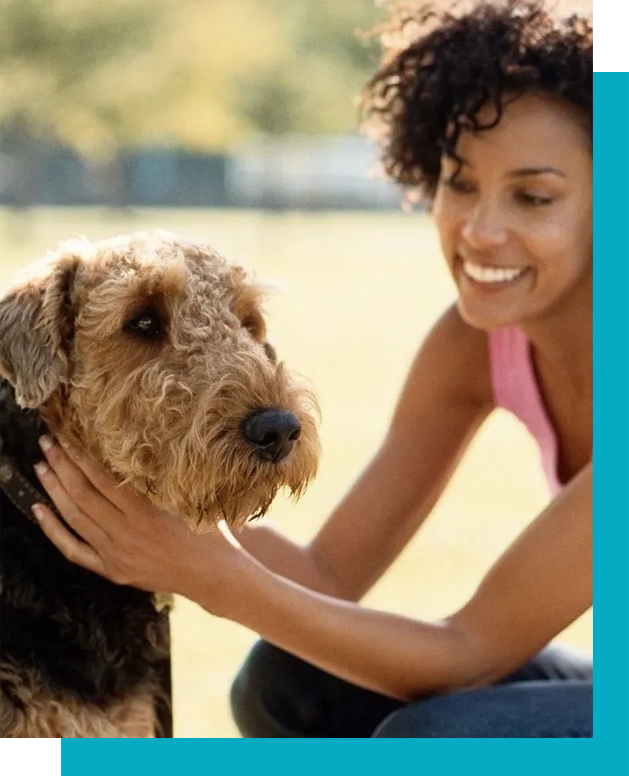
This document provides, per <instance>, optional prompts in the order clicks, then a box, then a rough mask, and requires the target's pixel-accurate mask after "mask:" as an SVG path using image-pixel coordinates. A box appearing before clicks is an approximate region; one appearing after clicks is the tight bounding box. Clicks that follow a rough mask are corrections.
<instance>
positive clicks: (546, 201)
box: [516, 191, 553, 207]
mask: <svg viewBox="0 0 629 776" xmlns="http://www.w3.org/2000/svg"><path fill="white" fill-rule="evenodd" d="M516 197H517V199H519V200H520V202H522V203H524V204H525V205H533V206H534V207H539V206H541V205H550V203H551V202H552V201H553V200H552V197H548V196H543V195H541V194H533V193H532V192H530V191H520V192H518V193H517V194H516Z"/></svg>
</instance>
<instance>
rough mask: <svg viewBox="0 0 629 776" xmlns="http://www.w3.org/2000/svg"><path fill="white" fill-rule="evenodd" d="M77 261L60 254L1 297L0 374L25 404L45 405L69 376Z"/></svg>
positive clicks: (25, 405) (23, 405) (19, 400)
mask: <svg viewBox="0 0 629 776" xmlns="http://www.w3.org/2000/svg"><path fill="white" fill-rule="evenodd" d="M78 263H79V259H78V258H77V257H75V256H66V257H62V258H58V259H57V260H56V261H55V262H54V263H52V264H50V266H49V267H48V268H47V271H45V272H44V273H43V274H42V275H41V276H38V277H35V278H32V279H29V280H28V281H26V282H24V283H22V284H21V285H18V286H16V287H14V288H12V289H11V290H10V291H9V292H8V293H7V294H6V296H5V297H4V298H2V299H0V375H2V376H3V377H6V379H7V380H8V381H9V382H10V383H11V384H12V385H13V387H14V388H15V395H16V400H17V402H18V404H19V405H20V406H21V407H29V408H37V407H40V406H41V405H42V404H43V403H44V402H45V401H46V400H47V399H48V398H49V397H50V396H51V395H52V393H53V392H54V391H55V390H56V389H57V388H58V387H59V385H60V384H61V383H62V382H63V381H64V379H65V378H67V377H68V357H67V350H66V348H67V346H68V344H69V342H70V340H71V338H72V331H73V322H74V315H73V311H72V303H71V291H72V285H73V282H74V277H75V274H76V269H77V266H78Z"/></svg>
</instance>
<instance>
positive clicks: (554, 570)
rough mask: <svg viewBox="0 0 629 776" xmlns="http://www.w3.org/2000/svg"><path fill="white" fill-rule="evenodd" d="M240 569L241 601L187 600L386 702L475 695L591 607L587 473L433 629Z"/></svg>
mask: <svg viewBox="0 0 629 776" xmlns="http://www.w3.org/2000/svg"><path fill="white" fill-rule="evenodd" d="M239 560H240V562H242V566H241V567H240V569H239V571H238V572H237V575H238V577H239V579H240V580H241V584H240V585H239V587H240V588H241V592H246V595H244V596H241V595H237V594H234V595H233V596H230V598H229V600H225V599H223V600H219V599H220V598H221V597H220V596H218V595H217V594H216V591H215V590H211V591H210V592H208V591H207V590H206V589H205V588H204V585H203V582H202V581H201V580H199V583H200V586H199V588H198V590H197V591H196V593H195V595H194V598H195V600H197V601H198V602H199V603H200V604H201V605H202V606H205V608H207V609H209V610H210V611H214V612H216V613H218V614H220V615H222V616H225V617H228V618H229V619H232V620H235V621H237V622H239V623H241V624H242V625H244V626H246V627H248V628H251V629H253V630H255V631H257V632H258V633H259V634H260V635H261V636H262V637H263V638H264V639H266V640H267V641H269V642H271V643H273V644H276V645H277V646H279V647H281V648H283V649H285V650H287V651H289V652H292V653H293V654H296V655H298V656H299V657H301V658H303V659H305V660H307V661H309V662H311V663H314V664H315V665H317V666H319V667H320V668H323V669H325V670H327V671H329V672H332V673H334V674H336V675H338V676H341V677H343V678H345V679H347V680H349V681H352V682H354V683H356V684H359V685H362V686H365V687H368V688H370V689H373V690H376V691H378V692H381V693H384V694H387V695H391V696H393V697H397V698H400V699H404V700H410V699H413V698H416V697H418V696H421V695H424V694H426V693H434V692H443V691H446V690H452V689H457V688H469V687H476V686H482V685H485V684H489V683H491V682H494V681H496V680H497V679H499V678H501V677H502V676H505V675H506V674H508V673H509V672H511V671H512V670H514V669H515V668H517V667H518V666H519V665H521V664H522V663H524V662H525V661H526V659H527V658H529V657H530V656H532V655H533V654H535V653H536V652H537V651H538V650H539V649H540V648H541V647H542V646H544V645H545V644H546V643H547V642H548V641H550V640H551V639H552V638H553V637H554V636H555V635H556V634H557V633H559V632H560V631H562V630H563V629H564V628H565V627H566V626H567V625H569V624H570V623H571V622H572V621H573V620H575V619H576V618H577V617H578V616H579V615H580V614H581V613H582V612H584V611H585V610H586V609H587V608H588V607H589V606H590V605H591V602H592V471H591V467H589V468H588V469H587V470H585V471H583V472H582V473H581V474H580V475H578V476H577V477H576V478H575V479H574V480H573V481H572V482H571V483H570V485H568V486H567V487H566V488H565V490H564V492H562V493H561V495H559V496H558V497H557V498H556V499H555V500H554V501H553V502H552V504H550V506H549V507H548V508H547V509H546V510H544V512H542V514H541V515H540V516H539V517H538V518H537V519H536V520H535V521H534V523H533V524H532V525H531V526H530V527H529V528H528V529H527V530H526V531H525V532H524V533H523V534H522V535H521V536H520V538H519V539H518V540H517V541H516V542H515V543H514V544H513V545H512V546H511V547H510V548H509V549H508V550H507V552H506V553H505V554H504V555H503V556H502V557H501V558H500V560H499V561H498V562H497V563H496V565H495V566H494V567H493V568H492V569H491V571H490V572H489V574H488V575H487V576H486V577H485V579H484V581H483V582H482V584H481V586H480V587H479V589H478V591H477V593H476V594H475V595H474V597H473V598H472V599H471V600H470V602H469V603H468V604H466V605H465V606H464V607H463V608H462V609H461V610H460V611H458V612H456V613H455V614H454V615H452V616H451V617H448V618H447V619H445V620H443V621H441V622H420V621H416V620H412V619H409V618H406V617H401V616H398V615H392V614H387V613H383V612H379V611H374V610H370V609H365V608H362V607H360V606H358V605H356V604H353V603H348V602H343V601H339V600H337V599H333V598H329V597H326V596H323V595H320V594H317V593H314V592H312V591H309V590H306V589H304V588H302V587H300V586H297V585H295V584H293V583H291V582H289V581H287V580H286V579H284V578H282V577H280V576H278V575H276V574H273V573H272V572H270V571H268V570H267V569H265V568H264V567H262V566H261V565H259V564H256V563H255V562H251V560H248V559H247V558H246V557H244V556H239ZM232 592H233V591H232Z"/></svg>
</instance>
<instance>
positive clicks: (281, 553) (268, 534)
mask: <svg viewBox="0 0 629 776" xmlns="http://www.w3.org/2000/svg"><path fill="white" fill-rule="evenodd" d="M237 538H238V541H239V542H240V543H241V544H242V546H243V547H244V548H245V549H246V550H247V552H249V553H250V554H251V555H252V556H253V557H254V558H256V559H257V560H258V561H260V563H262V564H263V565H264V566H266V567H267V568H268V569H270V570H271V571H274V572H275V573H276V574H279V575H280V576H282V577H285V578H286V579H290V580H293V581H294V582H297V583H299V584H300V585H303V586H304V587H307V588H309V589H310V590H316V591H317V592H319V593H325V594H326V595H333V596H338V595H339V591H338V590H336V588H335V585H334V581H333V579H332V577H331V576H330V575H329V574H328V573H327V570H326V569H325V568H323V567H322V566H321V564H320V563H319V562H318V558H317V557H316V556H315V554H314V553H313V552H312V551H311V549H310V548H309V547H305V546H302V545H299V544H297V543H296V542H293V541H291V540H290V539H289V538H288V537H287V536H284V535H283V534H281V533H280V532H279V531H276V530H274V528H273V527H272V526H270V525H268V523H267V524H265V525H251V526H247V527H246V528H244V529H243V530H242V531H240V532H238V534H237Z"/></svg>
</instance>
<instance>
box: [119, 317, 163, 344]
mask: <svg viewBox="0 0 629 776" xmlns="http://www.w3.org/2000/svg"><path fill="white" fill-rule="evenodd" d="M124 329H125V331H126V332H128V333H129V334H134V335H136V336H138V337H142V338H143V339H147V340H156V339H159V338H160V337H161V336H162V333H163V330H164V327H163V322H162V319H161V318H160V316H159V315H158V314H157V313H154V312H146V311H145V312H142V313H140V314H139V315H136V316H135V318H131V320H130V321H127V323H126V324H125V327H124Z"/></svg>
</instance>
